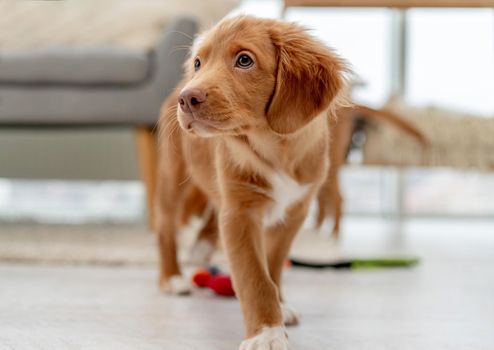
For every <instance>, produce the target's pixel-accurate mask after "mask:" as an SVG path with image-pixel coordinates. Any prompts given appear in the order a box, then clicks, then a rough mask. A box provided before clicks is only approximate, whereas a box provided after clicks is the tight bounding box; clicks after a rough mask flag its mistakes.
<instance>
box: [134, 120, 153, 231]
mask: <svg viewBox="0 0 494 350" xmlns="http://www.w3.org/2000/svg"><path fill="white" fill-rule="evenodd" d="M136 145H137V153H138V158H139V172H140V174H141V179H142V181H143V182H144V186H145V187H146V203H147V213H148V226H149V228H150V229H151V230H153V229H154V223H155V221H154V200H155V195H156V176H157V166H158V158H157V142H156V135H155V133H154V132H153V130H152V129H151V128H148V127H138V128H136Z"/></svg>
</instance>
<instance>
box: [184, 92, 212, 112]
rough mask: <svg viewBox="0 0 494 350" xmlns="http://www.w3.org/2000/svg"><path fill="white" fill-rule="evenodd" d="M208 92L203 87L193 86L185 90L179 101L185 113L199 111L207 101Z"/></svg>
mask: <svg viewBox="0 0 494 350" xmlns="http://www.w3.org/2000/svg"><path fill="white" fill-rule="evenodd" d="M206 97H207V94H206V92H205V91H204V90H203V89H199V88H191V89H187V90H183V91H182V92H181V93H180V96H178V103H179V104H180V109H182V111H184V112H185V113H191V112H194V111H197V110H198V109H199V107H200V105H201V103H203V102H204V101H206Z"/></svg>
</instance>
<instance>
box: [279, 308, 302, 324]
mask: <svg viewBox="0 0 494 350" xmlns="http://www.w3.org/2000/svg"><path fill="white" fill-rule="evenodd" d="M281 313H282V315H283V323H284V324H285V326H296V325H298V319H299V316H298V312H297V311H295V310H294V309H292V308H291V307H290V306H288V305H286V304H281Z"/></svg>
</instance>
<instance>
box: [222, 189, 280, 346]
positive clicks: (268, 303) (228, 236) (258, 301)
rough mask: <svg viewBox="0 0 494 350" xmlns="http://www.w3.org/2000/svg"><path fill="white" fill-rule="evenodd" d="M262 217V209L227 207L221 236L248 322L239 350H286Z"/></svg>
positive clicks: (228, 205) (225, 204)
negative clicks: (264, 240) (263, 232)
mask: <svg viewBox="0 0 494 350" xmlns="http://www.w3.org/2000/svg"><path fill="white" fill-rule="evenodd" d="M237 195H238V192H237ZM262 214H263V206H262V205H258V206H257V205H253V206H249V207H248V208H246V207H245V206H244V205H242V203H238V202H237V203H235V202H234V203H232V202H231V201H230V203H224V205H222V209H221V212H220V234H221V236H222V239H223V242H224V246H225V250H226V252H227V256H228V260H229V263H230V268H231V272H232V278H233V284H234V288H235V292H236V294H237V296H238V298H239V300H240V304H241V307H242V312H243V316H244V321H245V328H246V335H247V340H245V341H244V342H243V343H242V345H241V346H240V349H241V350H270V349H273V350H274V349H277V350H278V349H279V350H285V349H287V348H288V343H287V338H286V333H285V329H284V326H283V319H282V313H281V307H280V303H279V299H278V290H277V288H276V285H275V284H274V283H273V281H272V280H271V278H270V276H269V271H268V267H267V261H266V255H265V248H264V244H263V240H262V236H261V235H262Z"/></svg>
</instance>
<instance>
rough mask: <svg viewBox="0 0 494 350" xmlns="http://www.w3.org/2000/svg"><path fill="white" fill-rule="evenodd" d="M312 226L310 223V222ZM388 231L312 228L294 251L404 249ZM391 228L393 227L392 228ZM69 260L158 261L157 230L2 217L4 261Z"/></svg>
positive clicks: (183, 243) (183, 255)
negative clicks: (331, 233) (336, 232)
mask: <svg viewBox="0 0 494 350" xmlns="http://www.w3.org/2000/svg"><path fill="white" fill-rule="evenodd" d="M200 225H201V223H200V221H199V220H196V221H194V222H193V223H192V224H191V225H190V226H189V227H186V228H185V229H183V230H182V231H181V232H180V233H179V234H178V238H179V246H180V247H181V249H180V259H181V261H182V262H184V261H186V259H187V257H188V251H189V248H190V246H191V245H192V242H194V241H195V236H196V234H197V231H198V228H199V227H200ZM309 226H310V225H309ZM367 227H368V224H366V221H361V220H357V221H355V220H352V222H351V223H350V225H347V228H348V231H351V232H352V233H356V234H362V235H364V236H365V235H366V234H365V232H366V231H367ZM377 230H381V231H382V233H383V234H384V235H383V236H382V237H381V239H376V240H374V241H373V242H372V243H369V242H368V241H367V240H366V242H365V243H364V242H361V241H360V240H353V239H349V237H348V236H346V235H344V237H343V240H342V242H340V244H335V242H333V241H332V240H331V239H329V238H328V237H327V236H325V235H324V234H319V233H318V232H315V231H313V230H311V229H309V228H306V229H304V230H303V231H302V232H301V233H299V235H298V237H297V240H296V242H295V244H294V246H293V249H292V256H296V257H299V258H300V257H302V258H309V259H311V260H314V261H318V260H324V261H327V260H328V259H337V258H339V257H342V256H345V257H351V256H359V257H362V256H373V255H376V254H378V255H383V254H385V255H395V254H400V253H403V251H402V250H401V249H400V247H399V246H396V245H395V244H394V243H395V242H394V240H393V239H391V240H390V239H389V238H390V237H396V236H395V235H394V234H391V236H389V228H386V225H385V226H383V227H381V228H377ZM394 230H395V229H394V228H391V231H394ZM2 261H3V262H16V263H26V264H27V263H37V264H40V263H41V264H67V265H141V266H143V265H151V266H155V264H156V262H157V249H156V246H155V235H154V233H152V232H150V231H149V230H148V229H147V228H146V227H145V226H144V225H137V224H134V225H130V224H118V225H111V224H101V225H46V224H45V225H43V224H5V223H0V262H2ZM213 262H214V263H215V264H220V265H223V264H224V263H225V257H224V255H223V254H222V252H221V250H219V251H218V252H217V253H216V254H215V256H214V257H213Z"/></svg>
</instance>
